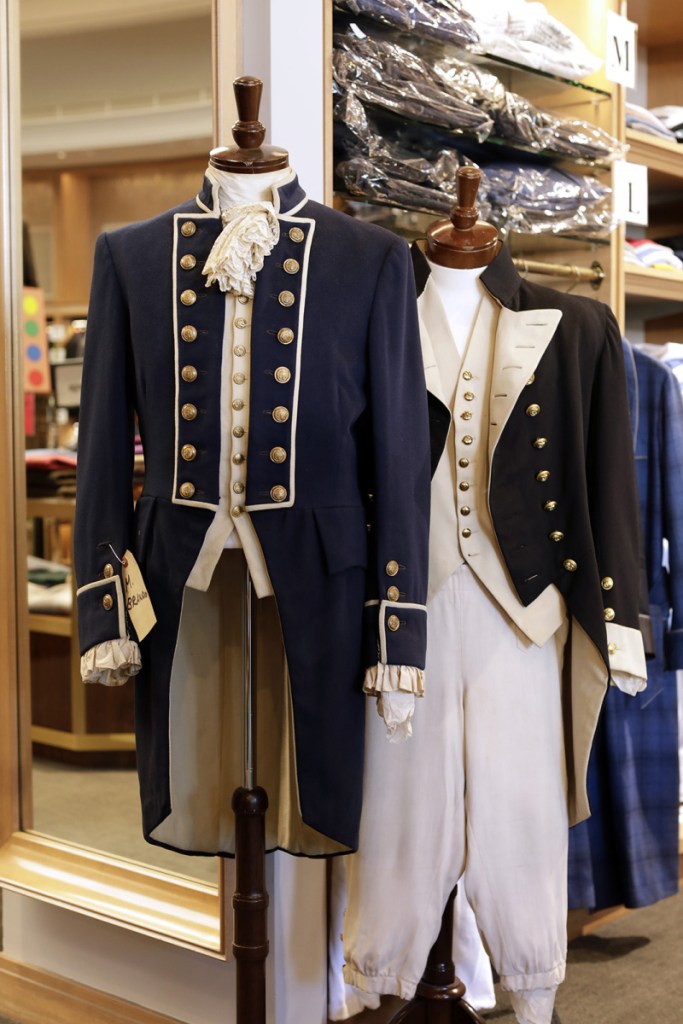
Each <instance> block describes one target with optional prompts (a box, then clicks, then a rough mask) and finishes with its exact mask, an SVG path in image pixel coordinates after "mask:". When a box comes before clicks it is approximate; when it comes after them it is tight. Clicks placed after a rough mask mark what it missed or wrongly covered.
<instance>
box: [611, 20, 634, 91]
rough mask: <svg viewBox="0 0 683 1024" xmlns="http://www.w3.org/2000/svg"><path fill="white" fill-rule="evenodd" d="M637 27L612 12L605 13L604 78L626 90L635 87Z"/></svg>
mask: <svg viewBox="0 0 683 1024" xmlns="http://www.w3.org/2000/svg"><path fill="white" fill-rule="evenodd" d="M637 28H638V26H637V25H636V24H635V22H633V21H629V20H628V18H622V17H621V15H619V14H615V13H614V11H607V40H606V47H607V52H606V56H605V78H606V79H607V81H608V82H618V83H619V84H620V85H624V86H626V88H627V89H635V87H636V61H637V50H636V30H637Z"/></svg>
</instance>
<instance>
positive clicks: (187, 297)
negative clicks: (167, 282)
mask: <svg viewBox="0 0 683 1024" xmlns="http://www.w3.org/2000/svg"><path fill="white" fill-rule="evenodd" d="M180 301H181V302H182V304H183V306H194V304H195V302H196V301H197V293H196V292H193V291H192V289H191V288H186V289H185V291H184V292H181V293H180Z"/></svg>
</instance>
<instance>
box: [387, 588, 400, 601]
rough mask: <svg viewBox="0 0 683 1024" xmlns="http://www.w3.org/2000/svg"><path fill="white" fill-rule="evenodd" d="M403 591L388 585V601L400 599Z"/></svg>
mask: <svg viewBox="0 0 683 1024" xmlns="http://www.w3.org/2000/svg"><path fill="white" fill-rule="evenodd" d="M400 596H401V592H400V590H399V589H398V587H387V601H398V599H399V597H400Z"/></svg>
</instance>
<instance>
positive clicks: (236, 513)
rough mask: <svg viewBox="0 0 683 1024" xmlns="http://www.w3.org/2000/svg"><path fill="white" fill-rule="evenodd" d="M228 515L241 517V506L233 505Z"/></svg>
mask: <svg viewBox="0 0 683 1024" xmlns="http://www.w3.org/2000/svg"><path fill="white" fill-rule="evenodd" d="M230 513H231V515H233V516H234V517H235V518H237V517H238V516H241V515H242V506H241V505H233V506H232V508H231V509H230Z"/></svg>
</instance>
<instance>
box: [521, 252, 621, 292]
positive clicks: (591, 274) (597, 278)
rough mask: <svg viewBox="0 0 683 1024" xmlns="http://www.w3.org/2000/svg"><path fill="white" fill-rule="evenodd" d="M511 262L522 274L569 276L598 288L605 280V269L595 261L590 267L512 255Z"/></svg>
mask: <svg viewBox="0 0 683 1024" xmlns="http://www.w3.org/2000/svg"><path fill="white" fill-rule="evenodd" d="M512 262H513V263H514V265H515V266H516V267H517V270H519V271H521V272H522V273H523V274H548V275H549V276H551V277H569V278H572V280H574V281H577V282H578V281H586V282H588V284H591V285H592V286H593V287H594V288H599V287H600V285H601V284H602V282H603V281H604V280H605V271H604V269H603V267H602V266H601V264H600V263H598V262H597V261H596V262H594V263H591V265H590V267H577V266H575V265H574V264H571V263H546V262H545V261H544V260H527V259H525V258H524V257H523V256H514V257H513V259H512Z"/></svg>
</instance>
